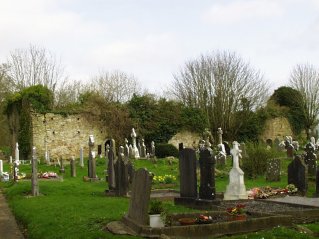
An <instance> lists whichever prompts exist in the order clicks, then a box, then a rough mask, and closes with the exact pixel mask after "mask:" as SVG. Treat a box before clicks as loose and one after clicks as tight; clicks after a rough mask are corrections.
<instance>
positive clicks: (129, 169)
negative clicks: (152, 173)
mask: <svg viewBox="0 0 319 239" xmlns="http://www.w3.org/2000/svg"><path fill="white" fill-rule="evenodd" d="M127 173H128V182H129V184H132V183H133V178H134V173H135V169H134V166H133V164H132V162H131V161H130V160H128V161H127Z"/></svg>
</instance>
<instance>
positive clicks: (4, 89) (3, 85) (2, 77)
mask: <svg viewBox="0 0 319 239" xmlns="http://www.w3.org/2000/svg"><path fill="white" fill-rule="evenodd" d="M8 70H9V67H8V65H6V64H1V65H0V103H1V102H3V100H4V99H5V97H6V96H7V95H8V94H9V93H10V92H12V90H13V84H12V80H11V79H10V77H9V75H8Z"/></svg>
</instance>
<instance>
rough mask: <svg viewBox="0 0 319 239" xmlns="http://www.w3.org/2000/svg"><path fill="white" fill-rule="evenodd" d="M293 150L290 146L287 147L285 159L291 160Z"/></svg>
mask: <svg viewBox="0 0 319 239" xmlns="http://www.w3.org/2000/svg"><path fill="white" fill-rule="evenodd" d="M294 152H295V148H294V146H293V145H292V144H289V145H288V146H287V158H293V157H294Z"/></svg>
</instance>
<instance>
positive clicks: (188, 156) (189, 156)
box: [179, 148, 197, 199]
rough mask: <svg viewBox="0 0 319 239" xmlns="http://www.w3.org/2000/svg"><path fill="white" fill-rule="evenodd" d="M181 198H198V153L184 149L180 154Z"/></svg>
mask: <svg viewBox="0 0 319 239" xmlns="http://www.w3.org/2000/svg"><path fill="white" fill-rule="evenodd" d="M179 174H180V196H181V197H185V198H194V199H196V198H197V174H196V153H195V151H194V150H193V149H189V148H185V149H184V148H182V149H180V152H179Z"/></svg>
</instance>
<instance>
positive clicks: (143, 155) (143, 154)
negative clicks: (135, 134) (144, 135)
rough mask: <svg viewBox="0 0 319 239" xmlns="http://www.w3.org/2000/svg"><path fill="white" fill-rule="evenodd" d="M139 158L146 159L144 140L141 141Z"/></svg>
mask: <svg viewBox="0 0 319 239" xmlns="http://www.w3.org/2000/svg"><path fill="white" fill-rule="evenodd" d="M140 156H141V158H146V146H145V142H144V139H141V153H140Z"/></svg>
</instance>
